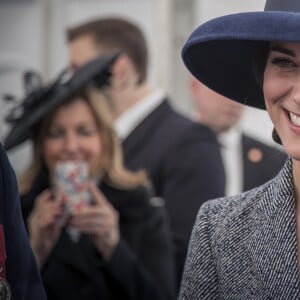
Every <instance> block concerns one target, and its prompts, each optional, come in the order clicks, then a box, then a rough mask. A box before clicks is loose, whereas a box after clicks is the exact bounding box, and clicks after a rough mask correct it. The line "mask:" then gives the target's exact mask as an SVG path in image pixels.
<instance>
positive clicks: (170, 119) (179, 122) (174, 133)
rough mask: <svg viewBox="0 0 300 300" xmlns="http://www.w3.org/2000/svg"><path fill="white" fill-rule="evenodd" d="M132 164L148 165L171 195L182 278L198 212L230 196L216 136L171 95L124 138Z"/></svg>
mask: <svg viewBox="0 0 300 300" xmlns="http://www.w3.org/2000/svg"><path fill="white" fill-rule="evenodd" d="M123 150H124V157H125V163H126V165H127V166H128V167H129V168H130V169H133V170H137V169H145V170H146V171H147V172H148V174H149V175H150V179H151V181H152V183H153V186H154V189H155V193H156V196H157V197H161V198H163V199H164V200H165V203H166V208H167V211H168V213H169V216H170V222H171V229H172V231H173V239H174V242H175V246H176V249H175V250H176V255H177V267H178V271H177V275H178V282H179V281H180V278H181V273H182V268H183V265H184V261H185V256H186V250H187V247H188V242H189V238H190V234H191V230H192V226H193V224H194V222H195V217H196V215H197V211H198V210H199V208H200V206H201V204H202V203H204V202H205V201H206V200H208V199H211V198H215V197H219V196H222V195H224V170H223V165H222V159H221V155H220V151H219V145H218V143H217V140H216V138H215V135H214V134H213V133H212V131H211V130H210V129H208V128H207V127H205V126H203V125H200V124H196V123H194V122H192V121H190V120H188V119H187V118H185V117H183V116H182V115H180V114H178V113H177V112H175V111H174V110H173V109H172V108H171V106H170V105H169V103H168V102H167V100H165V101H164V102H163V103H162V104H161V105H159V106H158V107H157V108H156V109H155V110H154V111H153V112H152V113H151V114H149V115H148V116H147V117H146V118H145V119H144V120H143V121H142V122H141V123H140V124H139V125H138V126H137V127H136V128H135V129H134V130H133V131H132V132H131V134H130V135H129V136H128V137H127V138H126V139H125V140H124V142H123Z"/></svg>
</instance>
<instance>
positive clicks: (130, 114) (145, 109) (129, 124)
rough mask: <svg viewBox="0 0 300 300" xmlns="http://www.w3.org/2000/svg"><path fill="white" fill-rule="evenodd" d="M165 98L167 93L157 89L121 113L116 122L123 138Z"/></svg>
mask: <svg viewBox="0 0 300 300" xmlns="http://www.w3.org/2000/svg"><path fill="white" fill-rule="evenodd" d="M165 98H166V95H165V93H164V92H163V91H161V90H156V91H154V92H153V93H151V94H150V95H149V96H147V97H146V98H144V99H142V100H140V101H138V102H137V103H136V104H135V105H133V106H132V107H130V108H129V109H128V110H127V111H125V112H124V113H123V114H121V115H120V116H119V117H118V118H117V119H116V121H115V124H114V127H115V130H116V131H117V134H118V136H119V137H120V138H121V140H124V139H126V137H127V136H128V135H129V134H130V133H131V132H132V131H133V130H134V129H135V128H136V126H137V125H139V124H140V123H141V122H142V120H144V119H145V118H146V117H147V116H148V115H149V114H150V113H151V112H152V111H153V110H154V109H155V108H156V107H158V106H159V105H160V104H161V103H162V102H163V100H164V99H165Z"/></svg>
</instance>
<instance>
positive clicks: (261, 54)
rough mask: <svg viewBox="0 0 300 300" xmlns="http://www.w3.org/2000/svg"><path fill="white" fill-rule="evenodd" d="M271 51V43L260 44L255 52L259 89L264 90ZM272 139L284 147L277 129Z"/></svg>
mask: <svg viewBox="0 0 300 300" xmlns="http://www.w3.org/2000/svg"><path fill="white" fill-rule="evenodd" d="M269 51H270V42H259V43H258V44H257V47H256V48H255V51H254V56H253V72H254V75H255V79H256V82H257V84H258V85H259V87H260V88H261V89H262V88H263V82H264V72H265V68H266V64H267V59H268V56H269ZM272 139H273V141H274V142H276V143H278V144H280V145H282V142H281V139H280V137H279V135H278V133H277V131H276V129H275V127H274V128H273V131H272Z"/></svg>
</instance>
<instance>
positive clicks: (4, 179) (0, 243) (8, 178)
mask: <svg viewBox="0 0 300 300" xmlns="http://www.w3.org/2000/svg"><path fill="white" fill-rule="evenodd" d="M8 295H11V298H12V299H18V300H19V299H20V300H23V299H24V300H25V299H26V300H43V299H46V296H45V293H44V288H43V286H42V283H41V279H40V275H39V271H38V268H37V265H36V262H35V258H34V256H33V253H32V250H31V248H30V246H29V242H28V237H27V234H26V231H25V227H24V223H23V218H22V215H21V210H20V200H19V194H18V188H17V183H16V178H15V174H14V172H13V170H12V167H11V165H10V163H9V161H8V158H7V156H6V153H5V152H4V150H3V148H2V145H1V144H0V298H1V299H10V296H8Z"/></svg>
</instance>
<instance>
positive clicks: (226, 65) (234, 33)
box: [182, 0, 300, 109]
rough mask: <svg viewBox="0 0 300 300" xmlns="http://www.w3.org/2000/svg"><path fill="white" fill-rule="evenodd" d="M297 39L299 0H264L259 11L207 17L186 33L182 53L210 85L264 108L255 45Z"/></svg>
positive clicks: (299, 35)
mask: <svg viewBox="0 0 300 300" xmlns="http://www.w3.org/2000/svg"><path fill="white" fill-rule="evenodd" d="M276 40H277V41H286V42H300V1H299V0H267V2H266V5H265V9H264V11H259V12H247V13H237V14H231V15H226V16H222V17H219V18H215V19H212V20H210V21H208V22H206V23H204V24H202V25H200V26H199V27H198V28H196V29H195V30H194V31H193V32H192V34H191V35H190V36H189V37H188V39H187V41H186V43H185V44H184V46H183V49H182V58H183V61H184V63H185V65H186V67H187V68H188V69H189V71H190V72H191V73H192V74H193V75H194V76H195V77H196V78H197V79H198V80H200V81H201V82H203V83H204V84H205V85H207V86H208V87H209V88H211V89H213V90H214V91H216V92H218V93H220V94H222V95H224V96H226V97H228V98H230V99H232V100H235V101H238V102H240V103H243V104H246V105H249V106H253V107H257V108H262V109H264V108H265V104H264V98H263V93H262V89H261V88H260V87H259V85H258V84H257V81H256V78H255V75H254V72H253V55H254V51H255V49H257V47H259V46H260V45H265V44H266V41H276Z"/></svg>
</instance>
